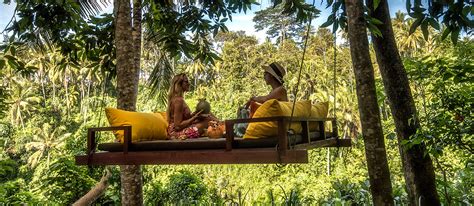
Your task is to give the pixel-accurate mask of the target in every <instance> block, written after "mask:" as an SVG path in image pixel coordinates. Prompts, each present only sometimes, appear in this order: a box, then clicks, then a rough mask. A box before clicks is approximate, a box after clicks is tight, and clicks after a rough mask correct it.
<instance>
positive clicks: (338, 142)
mask: <svg viewBox="0 0 474 206" xmlns="http://www.w3.org/2000/svg"><path fill="white" fill-rule="evenodd" d="M351 145H352V140H351V139H338V138H329V139H325V140H317V141H312V142H311V143H309V144H297V145H295V147H294V148H295V149H314V148H320V147H350V146H351Z"/></svg>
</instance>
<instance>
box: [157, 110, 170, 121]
mask: <svg viewBox="0 0 474 206" xmlns="http://www.w3.org/2000/svg"><path fill="white" fill-rule="evenodd" d="M155 114H160V115H161V116H162V117H163V119H165V121H166V122H168V115H167V114H166V112H155Z"/></svg>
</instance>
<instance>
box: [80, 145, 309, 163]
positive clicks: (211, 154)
mask: <svg viewBox="0 0 474 206" xmlns="http://www.w3.org/2000/svg"><path fill="white" fill-rule="evenodd" d="M275 163H308V151H307V150H305V149H295V150H287V151H286V155H285V156H280V154H279V152H278V151H277V150H276V149H275V148H265V149H262V148H258V149H233V150H231V151H226V150H223V149H221V150H179V151H150V152H128V153H127V154H124V153H123V152H98V153H94V154H93V155H92V156H91V157H88V156H87V155H80V156H76V164H77V165H88V164H89V165H182V164H275Z"/></svg>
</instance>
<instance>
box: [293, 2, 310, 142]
mask: <svg viewBox="0 0 474 206" xmlns="http://www.w3.org/2000/svg"><path fill="white" fill-rule="evenodd" d="M315 2H316V0H313V6H314V4H315ZM312 16H313V13H310V18H309V22H308V29H307V30H306V39H305V41H304V45H303V56H302V58H301V64H300V69H299V73H298V81H297V82H296V90H295V93H294V99H293V106H292V107H291V116H290V121H289V122H288V128H290V126H291V120H292V119H293V115H294V112H295V105H296V98H297V94H298V90H299V85H300V81H301V71H302V70H303V64H304V56H305V55H306V46H307V45H308V39H309V32H310V31H311V22H312V21H313V18H312ZM290 145H291V144H290Z"/></svg>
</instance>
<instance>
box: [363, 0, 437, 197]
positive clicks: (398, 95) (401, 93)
mask: <svg viewBox="0 0 474 206" xmlns="http://www.w3.org/2000/svg"><path fill="white" fill-rule="evenodd" d="M367 6H368V7H369V8H371V12H370V13H371V16H372V17H374V18H377V19H379V20H380V21H382V22H383V24H381V25H377V27H378V28H379V29H380V31H381V32H382V35H383V36H382V37H375V36H374V35H372V39H373V42H374V48H375V54H376V56H377V63H378V64H379V68H380V73H381V75H382V79H383V84H384V88H385V93H386V94H387V97H388V100H389V105H390V109H391V112H392V116H393V119H394V121H395V126H396V132H397V137H398V145H399V151H400V156H401V157H402V163H403V170H404V175H405V182H406V185H407V191H408V198H409V202H410V205H418V204H420V205H440V201H439V197H438V193H437V191H436V182H435V173H434V168H433V163H432V161H431V158H430V156H429V155H428V154H425V153H426V147H425V145H424V144H423V143H421V144H418V145H415V146H413V147H411V148H409V149H408V148H406V147H404V146H403V145H402V141H404V140H409V139H410V138H411V136H412V135H413V134H415V133H416V131H417V129H418V128H419V127H420V125H419V120H418V118H417V113H416V107H415V102H414V100H413V96H412V94H411V90H410V85H409V81H408V76H407V74H406V72H405V68H404V66H403V63H402V60H401V58H400V55H399V53H398V48H397V44H396V42H395V36H394V33H393V29H392V23H391V19H390V13H389V8H388V3H387V1H386V0H381V1H380V3H379V6H378V7H377V8H376V9H375V10H372V9H373V0H368V4H367Z"/></svg>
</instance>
